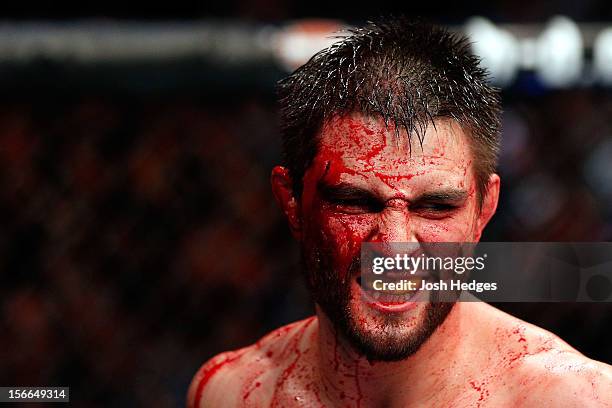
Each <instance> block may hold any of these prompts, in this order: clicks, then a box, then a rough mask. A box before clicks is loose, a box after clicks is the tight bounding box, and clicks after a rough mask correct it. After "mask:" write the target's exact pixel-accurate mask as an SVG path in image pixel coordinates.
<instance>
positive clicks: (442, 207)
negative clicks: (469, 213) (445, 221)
mask: <svg viewBox="0 0 612 408" xmlns="http://www.w3.org/2000/svg"><path fill="white" fill-rule="evenodd" d="M455 209H457V206H455V205H452V204H443V203H429V204H421V205H417V206H415V207H413V208H412V211H414V212H416V213H420V214H422V215H424V216H425V217H430V218H441V217H445V216H447V215H449V214H450V213H451V212H452V211H454V210H455Z"/></svg>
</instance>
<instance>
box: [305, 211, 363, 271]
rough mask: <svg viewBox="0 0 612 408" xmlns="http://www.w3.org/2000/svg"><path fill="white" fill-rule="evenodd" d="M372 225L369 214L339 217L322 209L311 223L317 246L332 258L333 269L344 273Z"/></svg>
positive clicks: (359, 249)
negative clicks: (313, 227) (322, 248)
mask: <svg viewBox="0 0 612 408" xmlns="http://www.w3.org/2000/svg"><path fill="white" fill-rule="evenodd" d="M373 223H374V216H373V215H371V214H363V215H341V214H337V213H333V212H331V211H329V210H326V209H322V210H321V211H320V212H318V214H317V216H316V222H314V223H313V225H315V228H316V230H314V231H313V233H314V234H315V235H316V236H318V237H319V239H318V241H319V242H318V245H319V246H322V247H324V248H325V249H326V250H327V251H328V253H329V254H330V255H331V256H332V262H333V265H334V269H335V270H336V271H338V272H339V273H346V272H347V271H348V270H349V267H350V265H351V262H352V261H353V260H354V259H355V258H356V257H357V256H358V255H359V253H360V251H361V243H362V242H364V241H366V240H367V239H368V237H369V235H370V232H371V231H372V225H373Z"/></svg>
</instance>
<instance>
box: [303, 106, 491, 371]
mask: <svg viewBox="0 0 612 408" xmlns="http://www.w3.org/2000/svg"><path fill="white" fill-rule="evenodd" d="M412 139H413V140H412V144H411V145H409V144H408V140H409V139H408V137H407V135H406V134H405V132H404V131H403V130H402V131H401V132H400V137H399V138H397V137H396V134H395V131H394V129H393V128H392V127H391V126H389V128H386V127H385V125H384V123H383V122H382V120H378V119H372V118H367V117H364V116H362V115H357V114H354V115H351V116H345V117H336V118H334V119H333V120H331V121H329V122H328V123H327V124H326V125H325V126H324V127H323V129H322V130H321V132H320V134H319V148H318V152H317V155H316V157H315V159H314V161H313V163H312V165H311V166H310V167H309V168H308V170H307V171H306V173H305V175H304V178H303V193H302V196H301V197H300V202H299V217H300V222H301V233H300V240H301V246H302V256H303V263H304V267H305V272H306V275H307V279H308V282H309V285H310V289H311V290H312V292H313V295H314V298H315V301H316V302H317V303H318V305H319V306H320V307H321V308H322V309H323V311H324V312H325V313H326V314H327V315H328V317H329V318H330V319H331V321H332V322H333V324H334V325H335V326H336V327H337V328H339V329H340V330H341V331H342V332H343V334H345V335H346V336H347V337H348V338H349V339H350V340H351V341H352V342H353V344H354V345H355V346H356V347H357V348H359V349H360V350H361V351H362V352H364V353H365V354H366V355H367V356H368V357H369V358H371V359H380V360H398V359H402V358H405V357H406V356H408V355H410V354H412V353H414V352H415V351H416V350H417V349H418V347H419V346H420V345H421V344H422V343H423V342H424V341H425V340H426V339H427V338H428V337H429V336H430V335H431V333H432V332H433V330H434V329H435V328H436V327H437V326H438V325H439V324H440V323H441V322H442V321H443V320H444V318H445V317H446V316H447V314H448V313H449V312H450V310H451V308H452V306H453V304H452V303H438V302H410V303H411V304H409V305H408V304H407V305H405V306H404V307H399V308H387V307H385V306H384V305H382V304H377V303H376V302H366V301H365V300H364V299H363V297H362V295H361V294H362V293H361V290H362V289H361V287H360V285H359V279H358V278H359V276H360V265H359V258H360V249H361V244H362V243H363V242H466V241H477V240H478V239H479V238H480V233H481V231H482V227H483V226H484V225H483V222H482V218H481V216H480V212H479V205H478V200H477V194H476V182H475V177H474V172H473V158H472V154H471V149H470V147H469V143H468V139H467V137H466V135H465V134H464V132H463V130H462V129H461V128H460V126H459V125H457V124H456V123H455V122H453V121H451V120H438V121H436V126H435V128H434V127H433V126H431V125H430V126H429V127H428V128H427V130H426V132H425V138H424V140H423V143H422V146H421V144H420V143H419V141H418V139H417V138H416V137H413V138H412ZM485 223H486V222H485Z"/></svg>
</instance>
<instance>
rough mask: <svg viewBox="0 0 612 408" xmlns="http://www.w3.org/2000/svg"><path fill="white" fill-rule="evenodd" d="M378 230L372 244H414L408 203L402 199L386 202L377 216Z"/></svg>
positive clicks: (414, 239)
mask: <svg viewBox="0 0 612 408" xmlns="http://www.w3.org/2000/svg"><path fill="white" fill-rule="evenodd" d="M378 215H379V219H378V225H377V226H378V228H377V231H376V233H375V236H373V237H372V238H373V239H372V241H373V242H386V243H390V242H416V241H417V240H416V237H415V233H414V228H413V227H414V226H413V224H412V222H411V216H410V212H409V210H408V203H407V202H406V201H405V200H403V199H392V200H389V201H387V203H386V205H385V208H384V209H383V210H382V211H381V212H380V213H379V214H378Z"/></svg>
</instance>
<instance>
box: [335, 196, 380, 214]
mask: <svg viewBox="0 0 612 408" xmlns="http://www.w3.org/2000/svg"><path fill="white" fill-rule="evenodd" d="M331 203H332V204H333V205H334V206H335V207H336V209H337V210H338V211H340V212H344V213H347V214H365V213H372V212H379V211H381V209H382V208H381V206H380V205H379V204H378V203H376V202H375V201H373V200H368V199H342V200H333V201H332V202H331Z"/></svg>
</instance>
